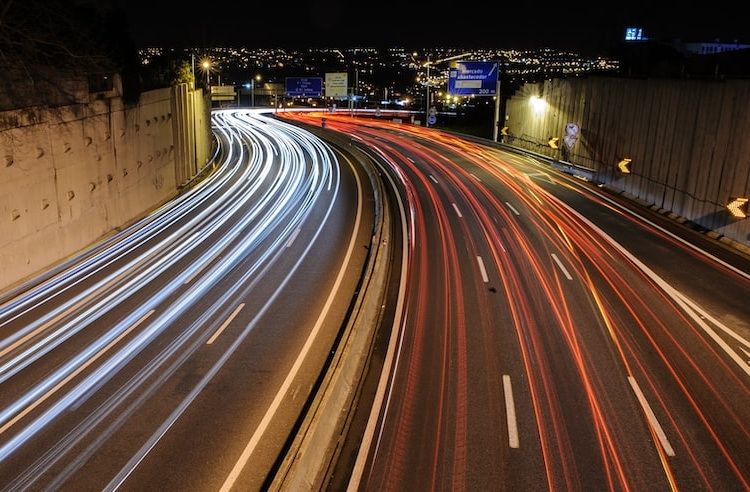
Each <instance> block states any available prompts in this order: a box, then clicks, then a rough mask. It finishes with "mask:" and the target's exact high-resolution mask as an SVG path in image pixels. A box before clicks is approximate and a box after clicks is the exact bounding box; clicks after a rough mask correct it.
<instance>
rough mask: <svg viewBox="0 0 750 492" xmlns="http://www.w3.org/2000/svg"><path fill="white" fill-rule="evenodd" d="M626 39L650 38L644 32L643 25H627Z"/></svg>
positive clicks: (640, 39) (644, 39) (646, 39)
mask: <svg viewBox="0 0 750 492" xmlns="http://www.w3.org/2000/svg"><path fill="white" fill-rule="evenodd" d="M625 41H648V38H647V37H646V36H645V35H644V34H643V28H642V27H626V28H625Z"/></svg>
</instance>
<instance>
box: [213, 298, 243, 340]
mask: <svg viewBox="0 0 750 492" xmlns="http://www.w3.org/2000/svg"><path fill="white" fill-rule="evenodd" d="M243 307H245V303H242V304H240V305H239V306H237V307H236V308H234V311H232V314H230V315H229V317H228V318H227V319H226V320H225V321H224V323H222V324H221V326H220V327H219V329H218V330H216V332H214V334H213V335H211V338H209V339H208V341H207V342H206V345H211V344H212V343H214V342H215V341H216V339H217V338H219V335H221V333H222V332H223V331H224V330H226V328H227V326H229V323H231V322H232V320H233V319H234V318H236V317H237V315H238V314H240V311H242V308H243Z"/></svg>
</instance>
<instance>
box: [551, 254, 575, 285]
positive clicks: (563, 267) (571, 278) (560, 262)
mask: <svg viewBox="0 0 750 492" xmlns="http://www.w3.org/2000/svg"><path fill="white" fill-rule="evenodd" d="M552 259H553V260H555V263H557V266H559V267H560V270H562V272H563V275H565V278H567V279H568V280H573V277H571V276H570V273H568V269H567V268H565V265H563V264H562V261H560V258H558V257H557V255H556V254H555V253H552Z"/></svg>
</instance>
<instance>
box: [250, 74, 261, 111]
mask: <svg viewBox="0 0 750 492" xmlns="http://www.w3.org/2000/svg"><path fill="white" fill-rule="evenodd" d="M261 78H262V77H261V76H260V74H256V75H255V77H254V78H253V79H252V80H251V81H250V86H251V89H250V90H251V91H252V92H250V99H251V101H250V106H251V107H253V108H254V107H255V82H260V80H261Z"/></svg>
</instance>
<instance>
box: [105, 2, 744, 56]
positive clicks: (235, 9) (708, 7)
mask: <svg viewBox="0 0 750 492" xmlns="http://www.w3.org/2000/svg"><path fill="white" fill-rule="evenodd" d="M115 2H116V3H118V4H119V5H120V7H121V8H122V9H123V10H124V11H125V13H126V16H127V18H128V24H129V25H130V30H131V33H132V36H133V38H134V40H135V41H136V43H137V44H138V46H141V47H145V46H167V47H168V46H176V47H185V46H196V47H204V46H205V47H209V46H248V47H276V46H280V47H306V46H316V47H321V46H333V47H352V46H376V47H386V46H406V47H420V46H425V47H427V46H461V47H498V48H506V47H512V48H515V47H519V48H523V47H543V46H549V47H555V48H571V49H578V50H584V51H591V52H596V51H601V50H602V49H606V48H609V47H612V46H613V45H614V44H616V43H617V42H618V41H619V40H620V39H621V38H622V35H623V29H624V27H625V26H626V25H638V26H642V27H644V28H645V31H646V34H647V35H649V36H650V37H652V38H659V39H671V38H681V39H683V40H693V41H712V40H714V39H715V38H721V40H722V41H729V42H731V41H734V40H735V39H738V40H739V41H740V42H743V41H744V42H750V27H748V20H747V19H746V18H745V17H744V16H743V15H741V14H740V13H739V11H738V7H737V6H734V7H732V6H727V3H725V2H713V3H703V5H705V6H704V7H701V8H698V9H692V8H688V7H685V6H684V3H683V4H681V5H680V4H673V5H664V4H663V3H661V4H660V5H659V6H654V5H655V4H656V3H657V2H655V1H654V2H648V3H647V2H624V1H620V2H602V3H600V4H599V3H597V4H595V3H585V2H573V1H559V2H555V3H554V4H550V3H545V2H520V1H495V2H477V3H471V0H460V1H459V0H456V1H454V2H423V1H422V2H414V1H408V0H403V1H401V2H396V1H393V0H382V1H371V2H369V3H368V2H365V1H364V0H356V3H355V2H354V1H343V0H309V1H307V2H298V1H291V0H247V1H244V2H229V1H223V2H222V1H215V2H202V3H201V5H202V6H201V8H195V7H191V6H189V4H188V3H187V2H184V1H182V2H176V1H154V0H151V1H148V0H128V1H125V0H115ZM352 5H358V6H359V8H358V9H357V10H356V11H355V10H354V9H353V8H352ZM206 9H209V10H208V12H207V11H206Z"/></svg>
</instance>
